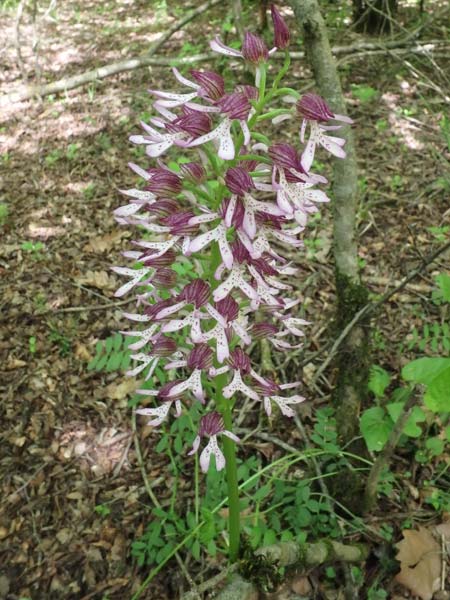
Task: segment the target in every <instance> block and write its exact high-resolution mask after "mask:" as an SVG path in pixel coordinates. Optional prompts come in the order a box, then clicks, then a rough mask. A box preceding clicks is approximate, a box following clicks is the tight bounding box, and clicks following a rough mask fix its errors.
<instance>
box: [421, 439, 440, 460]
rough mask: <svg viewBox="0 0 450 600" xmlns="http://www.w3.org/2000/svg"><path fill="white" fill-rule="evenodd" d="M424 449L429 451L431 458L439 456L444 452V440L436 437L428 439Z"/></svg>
mask: <svg viewBox="0 0 450 600" xmlns="http://www.w3.org/2000/svg"><path fill="white" fill-rule="evenodd" d="M425 448H426V449H427V450H429V451H430V454H431V456H440V455H441V454H442V453H443V452H444V440H441V439H440V438H438V437H432V438H428V439H427V441H426V442H425Z"/></svg>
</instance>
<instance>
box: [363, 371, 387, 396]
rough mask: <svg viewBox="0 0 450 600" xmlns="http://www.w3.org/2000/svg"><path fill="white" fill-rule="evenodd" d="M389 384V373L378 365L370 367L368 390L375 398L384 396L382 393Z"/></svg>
mask: <svg viewBox="0 0 450 600" xmlns="http://www.w3.org/2000/svg"><path fill="white" fill-rule="evenodd" d="M390 383H391V376H390V375H389V373H388V372H387V371H385V370H384V369H382V368H381V367H379V366H378V365H372V368H371V369H370V376H369V383H368V388H369V390H370V391H371V392H372V393H373V394H375V396H376V397H377V398H381V397H382V396H383V395H384V392H385V390H386V388H387V387H388V385H389V384H390Z"/></svg>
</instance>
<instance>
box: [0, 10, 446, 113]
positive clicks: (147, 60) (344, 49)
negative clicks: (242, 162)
mask: <svg viewBox="0 0 450 600" xmlns="http://www.w3.org/2000/svg"><path fill="white" fill-rule="evenodd" d="M219 2H220V0H213V1H212V2H211V3H209V5H208V8H209V7H210V6H213V5H215V4H219ZM207 4H208V3H207ZM202 6H203V7H205V5H202ZM200 8H202V7H199V8H198V9H196V11H195V12H196V14H195V15H194V16H197V15H198V14H199V12H198V11H199V10H200ZM204 10H206V8H204V9H203V11H204ZM203 11H202V12H203ZM189 16H190V18H189V19H188V20H191V19H193V18H194V16H192V13H191V14H190V15H189ZM186 19H187V17H185V19H184V21H183V23H182V25H184V24H186V23H187V22H188V21H187V20H186ZM180 23H181V21H179V22H178V23H177V24H176V25H174V27H173V28H172V29H171V30H169V31H168V32H167V34H165V35H164V36H163V38H164V39H162V38H161V39H160V40H158V42H156V44H155V45H154V46H153V47H152V48H150V50H149V52H148V53H147V54H146V55H144V56H136V57H134V58H130V59H128V60H124V61H120V62H116V63H111V64H109V65H104V66H103V67H99V68H98V69H93V70H91V71H86V72H85V73H81V74H80V75H73V76H72V77H66V78H64V79H59V80H58V81H54V82H52V83H48V84H46V85H42V86H27V87H23V88H19V89H17V90H14V91H12V92H11V93H9V94H4V95H3V96H1V97H0V108H1V107H2V106H7V105H9V104H14V103H16V102H23V101H25V100H29V99H30V98H32V97H33V96H40V97H43V96H48V95H49V94H58V93H60V92H67V91H69V90H73V89H75V88H77V87H80V86H82V85H86V84H87V83H92V82H94V81H98V80H100V79H105V78H106V77H111V76H112V75H117V74H118V73H124V72H126V71H133V70H134V69H139V68H141V67H149V66H155V67H164V66H168V65H169V66H183V65H194V64H196V63H199V62H205V61H208V60H212V59H214V58H216V57H217V55H215V54H213V53H211V52H205V53H202V54H194V55H192V56H185V57H182V58H177V57H172V58H170V57H167V58H165V57H164V58H163V57H157V56H154V54H155V53H156V51H157V50H158V49H159V48H160V47H161V46H162V44H163V43H165V42H166V41H167V40H168V39H169V37H170V36H171V35H172V34H173V33H175V31H178V30H179V29H180V28H181V27H182V25H180ZM175 27H176V29H175ZM169 33H170V35H169ZM405 46H406V48H405ZM440 47H443V48H445V47H446V44H445V41H442V40H432V41H429V42H426V43H425V42H424V43H423V44H420V43H417V42H411V41H406V42H405V41H402V40H399V41H398V42H387V43H386V44H377V43H372V42H359V43H357V44H352V45H350V46H335V47H333V48H331V51H332V53H333V54H334V55H335V56H341V55H351V54H352V53H361V52H366V51H367V52H371V51H372V52H377V53H389V52H391V51H392V50H393V49H396V48H399V49H401V48H405V49H404V52H409V53H420V54H422V53H423V52H424V51H428V52H431V51H433V50H435V49H436V48H440ZM290 54H291V58H293V59H295V60H297V59H302V58H304V53H303V52H291V53H290ZM274 58H279V59H282V58H283V56H282V55H281V54H280V56H275V57H274Z"/></svg>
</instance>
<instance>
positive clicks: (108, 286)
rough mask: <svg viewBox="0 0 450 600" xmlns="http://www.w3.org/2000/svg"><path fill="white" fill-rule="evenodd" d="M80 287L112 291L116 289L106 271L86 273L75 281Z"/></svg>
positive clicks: (115, 284) (114, 282)
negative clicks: (85, 286) (86, 286)
mask: <svg viewBox="0 0 450 600" xmlns="http://www.w3.org/2000/svg"><path fill="white" fill-rule="evenodd" d="M75 281H76V282H77V283H80V284H81V285H90V286H92V287H96V288H98V289H100V290H113V289H115V288H116V287H117V282H116V280H115V279H114V277H112V276H111V275H109V274H108V273H107V272H106V271H86V273H84V274H83V275H82V276H81V277H77V278H76V280H75Z"/></svg>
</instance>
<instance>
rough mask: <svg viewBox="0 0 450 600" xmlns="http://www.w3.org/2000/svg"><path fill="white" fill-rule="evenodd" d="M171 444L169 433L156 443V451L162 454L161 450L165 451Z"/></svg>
mask: <svg viewBox="0 0 450 600" xmlns="http://www.w3.org/2000/svg"><path fill="white" fill-rule="evenodd" d="M168 444H169V438H168V436H167V435H163V437H162V438H161V439H160V440H159V442H158V443H157V444H156V448H155V450H156V452H157V453H158V454H160V453H161V452H164V450H165V449H166V448H167V446H168Z"/></svg>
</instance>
